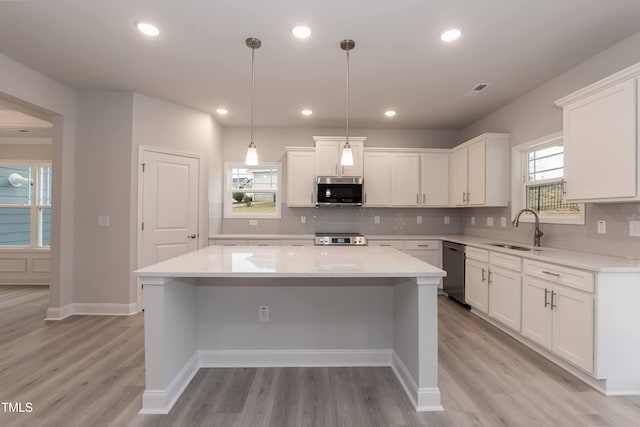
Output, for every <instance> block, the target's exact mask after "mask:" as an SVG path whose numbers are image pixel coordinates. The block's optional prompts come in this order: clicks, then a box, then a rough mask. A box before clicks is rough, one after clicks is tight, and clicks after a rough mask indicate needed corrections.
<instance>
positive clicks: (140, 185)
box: [134, 145, 208, 311]
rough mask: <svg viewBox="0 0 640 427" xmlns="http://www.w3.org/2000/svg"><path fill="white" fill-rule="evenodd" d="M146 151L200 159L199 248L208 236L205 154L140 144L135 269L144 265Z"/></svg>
mask: <svg viewBox="0 0 640 427" xmlns="http://www.w3.org/2000/svg"><path fill="white" fill-rule="evenodd" d="M146 152H154V153H160V154H167V155H169V156H179V157H189V158H193V159H196V160H197V161H198V195H197V197H196V200H197V201H198V206H197V208H196V212H197V223H198V231H197V234H198V237H197V241H196V245H197V247H198V249H199V248H201V247H203V245H202V242H203V241H204V240H205V239H207V238H208V236H205V235H204V234H205V233H204V232H203V231H204V230H201V223H200V222H201V215H200V208H201V206H200V204H201V203H202V194H203V191H204V185H203V184H204V178H203V176H204V175H203V173H202V169H203V155H202V154H198V153H191V152H187V151H179V150H172V149H169V148H164V147H154V146H151V145H138V159H137V163H136V165H137V170H138V198H137V199H138V202H137V203H138V213H137V218H136V230H137V231H136V265H135V267H134V270H136V269H138V268H139V266H140V265H142V251H143V245H142V214H143V212H142V207H143V202H144V200H143V198H144V173H143V171H142V164H143V159H144V154H145V153H146ZM135 280H136V306H137V311H142V310H143V308H144V306H143V299H142V282H141V281H140V279H139V278H137V277H136V278H135Z"/></svg>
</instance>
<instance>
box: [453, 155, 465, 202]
mask: <svg viewBox="0 0 640 427" xmlns="http://www.w3.org/2000/svg"><path fill="white" fill-rule="evenodd" d="M468 151H469V150H468V149H466V148H462V149H460V150H458V151H454V152H453V154H451V158H452V160H453V161H452V166H453V173H452V177H453V192H452V195H453V200H452V201H451V202H452V203H453V204H454V205H455V206H466V205H467V178H468V163H467V153H468Z"/></svg>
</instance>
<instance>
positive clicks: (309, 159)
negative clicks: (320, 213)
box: [287, 151, 316, 207]
mask: <svg viewBox="0 0 640 427" xmlns="http://www.w3.org/2000/svg"><path fill="white" fill-rule="evenodd" d="M315 177H316V174H315V153H314V152H313V151H289V152H288V153H287V206H289V207H313V206H315V200H314V194H315V190H314V188H315V183H316V182H315Z"/></svg>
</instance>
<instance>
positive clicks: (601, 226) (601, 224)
mask: <svg viewBox="0 0 640 427" xmlns="http://www.w3.org/2000/svg"><path fill="white" fill-rule="evenodd" d="M606 233H607V221H605V220H602V219H600V220H598V234H606Z"/></svg>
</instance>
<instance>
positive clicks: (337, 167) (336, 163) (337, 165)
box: [335, 163, 338, 175]
mask: <svg viewBox="0 0 640 427" xmlns="http://www.w3.org/2000/svg"><path fill="white" fill-rule="evenodd" d="M335 166H336V175H338V164H337V163H336V165H335Z"/></svg>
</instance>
